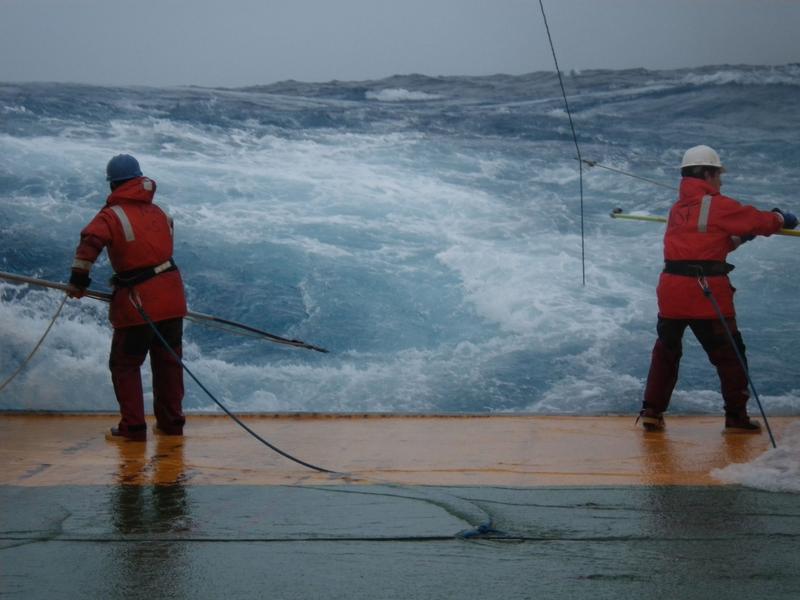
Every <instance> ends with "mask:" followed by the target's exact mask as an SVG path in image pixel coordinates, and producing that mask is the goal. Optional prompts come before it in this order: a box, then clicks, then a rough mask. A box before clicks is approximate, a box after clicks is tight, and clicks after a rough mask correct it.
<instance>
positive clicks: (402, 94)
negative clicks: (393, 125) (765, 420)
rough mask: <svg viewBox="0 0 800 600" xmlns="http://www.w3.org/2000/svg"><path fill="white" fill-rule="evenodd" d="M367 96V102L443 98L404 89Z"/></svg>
mask: <svg viewBox="0 0 800 600" xmlns="http://www.w3.org/2000/svg"><path fill="white" fill-rule="evenodd" d="M365 96H366V98H367V100H377V101H378V102H413V101H420V100H439V99H440V98H441V96H439V95H437V94H428V93H426V92H411V91H408V90H406V89H403V88H386V89H382V90H377V91H369V92H367V93H366V94H365Z"/></svg>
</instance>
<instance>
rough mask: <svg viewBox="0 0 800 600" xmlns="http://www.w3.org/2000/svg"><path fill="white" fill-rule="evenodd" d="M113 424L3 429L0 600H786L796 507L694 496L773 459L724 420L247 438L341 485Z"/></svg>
mask: <svg viewBox="0 0 800 600" xmlns="http://www.w3.org/2000/svg"><path fill="white" fill-rule="evenodd" d="M792 420H793V419H774V420H773V421H772V424H773V429H774V430H775V432H776V434H777V436H778V439H779V443H780V435H781V432H782V431H783V430H784V429H785V427H786V426H787V425H788V423H789V422H790V421H792ZM114 422H115V418H114V416H113V415H107V416H99V415H92V416H41V415H32V416H31V415H9V414H6V415H0V439H2V442H3V443H2V447H0V508H1V509H2V510H0V596H2V597H4V598H5V597H9V598H25V599H28V598H47V599H48V600H52V599H58V598H64V599H67V598H68V599H70V600H71V599H73V598H103V599H108V598H125V599H126V600H130V599H131V598H142V599H145V598H147V599H150V598H193V599H194V598H201V599H206V598H208V599H216V598H228V599H234V598H261V597H269V598H280V599H284V598H285V599H295V598H297V599H300V598H313V599H317V598H325V599H328V598H342V599H347V600H353V599H355V600H360V599H364V600H366V599H370V600H372V599H376V598H377V599H384V598H386V599H389V598H402V599H406V598H419V599H432V598H433V599H435V598H442V599H444V598H447V599H449V598H454V597H457V598H467V599H482V598H509V599H516V598H520V599H522V598H536V599H537V600H539V599H544V600H547V599H559V600H560V599H563V598H565V597H567V598H572V599H573V600H582V599H591V600H599V599H605V598H608V599H611V598H614V599H616V598H635V597H641V598H653V597H659V598H666V599H678V598H680V599H681V600H701V599H702V600H706V599H707V598H727V599H734V600H735V599H750V598H754V597H759V598H770V599H787V600H788V599H792V600H794V599H796V598H798V597H800V555H799V554H798V552H797V547H798V543H800V504H799V503H798V502H797V495H794V494H788V493H768V492H762V491H757V490H750V489H745V488H741V487H738V486H730V485H719V484H718V482H717V481H716V480H714V479H713V478H712V477H710V475H709V471H711V470H712V469H714V468H716V467H723V466H726V465H727V464H729V463H731V462H745V461H750V460H752V459H753V458H755V457H756V456H758V455H759V454H761V453H762V452H764V451H765V450H766V449H767V447H768V443H769V442H768V438H767V436H766V435H758V436H752V435H736V436H731V435H727V436H726V435H721V432H720V427H721V419H719V418H713V417H678V418H675V417H673V418H670V420H669V429H668V431H667V432H666V433H665V434H644V433H643V432H642V431H640V430H638V429H637V428H636V427H635V426H634V424H633V419H631V418H630V417H516V416H515V417H510V416H509V417H436V418H432V417H369V418H362V417H357V416H352V417H316V418H315V417H293V416H292V417H289V416H279V417H250V418H247V419H246V422H247V423H248V425H250V426H251V427H252V428H253V429H254V430H256V431H257V432H258V433H259V434H261V435H262V436H264V437H265V438H267V439H268V440H269V441H270V442H272V443H274V444H276V445H278V446H279V447H281V448H282V449H283V450H285V451H287V452H290V453H292V454H295V455H296V456H298V457H299V458H302V459H303V460H306V461H308V462H312V463H315V464H318V465H320V466H324V467H326V468H329V469H334V470H337V471H340V472H346V473H348V475H346V476H343V475H326V474H319V473H314V472H312V471H309V470H308V469H306V468H304V467H301V466H299V465H296V464H294V463H292V462H290V461H288V460H286V459H285V458H283V457H281V456H278V455H276V454H274V453H273V452H271V451H269V450H268V449H266V448H265V447H264V446H262V445H261V444H259V443H258V442H256V441H255V440H253V439H252V438H250V437H249V436H248V435H247V434H246V433H244V432H243V431H241V430H240V429H239V428H238V427H237V426H236V425H235V424H234V423H232V422H230V421H229V420H227V419H225V418H222V417H211V416H192V417H190V418H189V421H188V425H187V428H186V434H187V435H186V436H185V437H184V438H182V439H181V438H177V439H176V438H163V437H153V438H151V439H150V440H148V441H147V442H146V443H133V442H122V443H120V442H108V441H106V440H105V439H104V438H103V432H104V431H105V429H107V428H108V427H110V426H111V425H112V424H114Z"/></svg>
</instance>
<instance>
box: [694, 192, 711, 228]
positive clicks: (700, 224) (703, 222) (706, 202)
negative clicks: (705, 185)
mask: <svg viewBox="0 0 800 600" xmlns="http://www.w3.org/2000/svg"><path fill="white" fill-rule="evenodd" d="M709 212H711V196H703V201H702V202H701V203H700V217H698V219H697V231H699V232H700V233H706V231H707V230H708V213H709Z"/></svg>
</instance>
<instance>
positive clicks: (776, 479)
mask: <svg viewBox="0 0 800 600" xmlns="http://www.w3.org/2000/svg"><path fill="white" fill-rule="evenodd" d="M777 446H778V447H777V448H770V449H769V450H767V451H766V452H764V454H762V455H761V456H759V457H758V458H756V459H755V460H753V461H752V462H749V463H734V464H732V465H728V466H727V467H724V468H722V469H714V470H713V471H712V472H711V475H712V476H713V477H715V478H716V479H719V480H720V481H724V482H726V483H738V484H740V485H744V486H746V487H751V488H756V489H759V490H767V491H770V492H793V493H800V423H793V424H792V425H791V426H789V427H788V428H787V429H786V431H785V432H784V434H783V435H782V436H780V437H779V438H778V439H777Z"/></svg>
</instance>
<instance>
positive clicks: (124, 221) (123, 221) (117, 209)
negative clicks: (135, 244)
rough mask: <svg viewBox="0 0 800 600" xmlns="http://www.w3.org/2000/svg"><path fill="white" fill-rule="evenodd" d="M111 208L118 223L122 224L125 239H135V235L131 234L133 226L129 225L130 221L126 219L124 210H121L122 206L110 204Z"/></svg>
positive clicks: (128, 240)
mask: <svg viewBox="0 0 800 600" xmlns="http://www.w3.org/2000/svg"><path fill="white" fill-rule="evenodd" d="M111 210H113V211H114V214H115V215H117V218H118V219H119V222H120V224H121V225H122V231H123V233H124V234H125V241H126V242H132V241H133V240H135V239H136V236H134V235H133V227H131V222H130V221H129V220H128V215H126V214H125V211H124V210H122V207H121V206H119V205H117V206H112V207H111Z"/></svg>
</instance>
